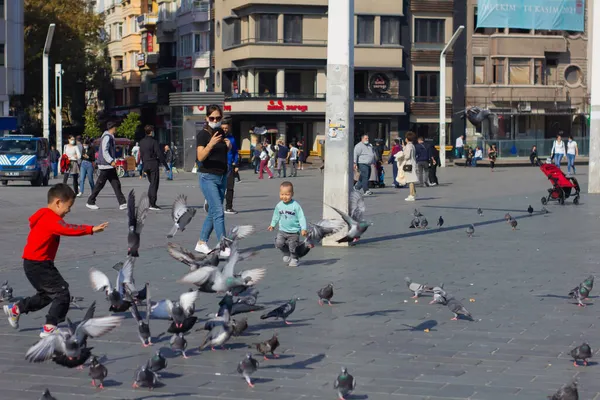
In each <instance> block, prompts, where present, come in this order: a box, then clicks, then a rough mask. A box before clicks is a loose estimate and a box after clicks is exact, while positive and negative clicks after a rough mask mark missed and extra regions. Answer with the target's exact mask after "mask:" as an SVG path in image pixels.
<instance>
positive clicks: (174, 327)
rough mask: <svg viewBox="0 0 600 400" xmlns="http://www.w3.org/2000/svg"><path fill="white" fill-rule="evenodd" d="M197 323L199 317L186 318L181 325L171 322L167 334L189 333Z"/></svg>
mask: <svg viewBox="0 0 600 400" xmlns="http://www.w3.org/2000/svg"><path fill="white" fill-rule="evenodd" d="M196 322H198V317H196V316H195V315H192V316H190V317H186V318H185V319H184V320H183V322H182V323H181V324H180V325H179V324H176V323H175V321H173V322H171V325H169V328H168V329H167V332H168V333H173V334H177V333H188V332H189V331H190V330H191V329H192V328H193V327H194V325H196Z"/></svg>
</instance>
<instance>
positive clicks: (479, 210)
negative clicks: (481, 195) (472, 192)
mask: <svg viewBox="0 0 600 400" xmlns="http://www.w3.org/2000/svg"><path fill="white" fill-rule="evenodd" d="M477 215H479V216H480V217H483V210H482V209H481V208H478V209H477Z"/></svg>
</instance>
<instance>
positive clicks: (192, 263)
mask: <svg viewBox="0 0 600 400" xmlns="http://www.w3.org/2000/svg"><path fill="white" fill-rule="evenodd" d="M167 251H168V252H169V255H170V256H171V257H173V258H174V259H176V260H177V261H179V262H181V263H183V264H185V265H187V266H188V267H190V271H195V270H197V269H198V268H201V267H207V266H213V267H216V266H218V265H219V250H217V249H214V250H212V251H211V252H210V253H208V254H204V253H199V254H194V253H192V252H191V251H189V250H188V249H186V248H184V247H182V246H180V245H178V244H175V243H170V242H169V243H167Z"/></svg>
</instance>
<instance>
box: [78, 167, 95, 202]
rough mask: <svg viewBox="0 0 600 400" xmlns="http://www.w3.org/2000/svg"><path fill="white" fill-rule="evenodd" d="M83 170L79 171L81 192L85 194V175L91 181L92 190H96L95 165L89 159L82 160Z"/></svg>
mask: <svg viewBox="0 0 600 400" xmlns="http://www.w3.org/2000/svg"><path fill="white" fill-rule="evenodd" d="M80 169H81V172H79V192H80V193H81V194H83V190H84V189H85V185H84V184H85V177H86V176H87V178H88V182H89V183H90V190H91V191H92V192H93V191H94V165H93V164H92V163H91V162H89V161H85V160H84V161H82V162H81V168H80Z"/></svg>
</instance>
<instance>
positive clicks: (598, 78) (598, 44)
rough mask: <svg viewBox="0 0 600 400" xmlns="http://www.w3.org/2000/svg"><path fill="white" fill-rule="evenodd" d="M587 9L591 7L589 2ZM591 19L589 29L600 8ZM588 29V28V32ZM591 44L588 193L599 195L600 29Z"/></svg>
mask: <svg viewBox="0 0 600 400" xmlns="http://www.w3.org/2000/svg"><path fill="white" fill-rule="evenodd" d="M587 3H588V7H592V4H591V3H592V2H591V1H589V2H587ZM593 7H594V8H593V10H592V14H593V18H592V19H588V26H589V27H591V25H592V24H591V21H600V7H599V5H598V4H595V5H594V6H593ZM589 29H590V28H588V30H589ZM588 35H590V33H589V32H588ZM590 38H591V41H592V44H591V46H590V47H589V49H590V50H591V54H588V57H589V58H590V59H591V60H592V65H593V66H594V67H595V68H593V69H589V70H588V74H590V75H591V78H592V79H591V83H590V84H588V88H589V89H588V93H591V95H592V98H591V111H590V112H591V115H590V117H591V118H590V168H589V183H588V193H600V71H599V70H598V66H599V65H600V29H598V27H595V29H593V31H592V33H591V36H590Z"/></svg>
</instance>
